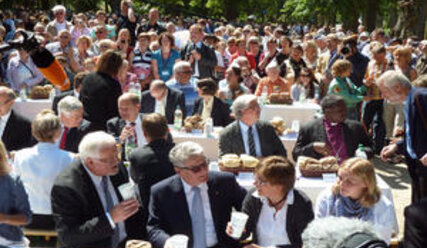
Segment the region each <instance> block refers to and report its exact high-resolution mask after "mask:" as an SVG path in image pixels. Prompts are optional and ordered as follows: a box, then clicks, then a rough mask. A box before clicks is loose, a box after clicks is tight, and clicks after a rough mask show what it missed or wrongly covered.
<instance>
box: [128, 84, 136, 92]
mask: <svg viewBox="0 0 427 248" xmlns="http://www.w3.org/2000/svg"><path fill="white" fill-rule="evenodd" d="M128 92H129V93H136V92H135V83H134V82H130V83H129V88H128Z"/></svg>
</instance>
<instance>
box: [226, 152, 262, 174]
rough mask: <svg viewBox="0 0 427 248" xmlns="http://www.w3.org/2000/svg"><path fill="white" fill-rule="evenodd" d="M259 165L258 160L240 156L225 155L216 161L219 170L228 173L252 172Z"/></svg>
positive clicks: (244, 155) (243, 155)
mask: <svg viewBox="0 0 427 248" xmlns="http://www.w3.org/2000/svg"><path fill="white" fill-rule="evenodd" d="M258 163H259V159H257V158H255V157H253V156H249V155H246V154H241V155H240V157H239V156H238V155H237V154H231V153H230V154H225V155H224V156H222V157H221V159H220V160H219V161H218V165H219V169H220V170H222V171H228V172H232V173H238V172H252V171H254V170H255V168H256V167H257V165H258Z"/></svg>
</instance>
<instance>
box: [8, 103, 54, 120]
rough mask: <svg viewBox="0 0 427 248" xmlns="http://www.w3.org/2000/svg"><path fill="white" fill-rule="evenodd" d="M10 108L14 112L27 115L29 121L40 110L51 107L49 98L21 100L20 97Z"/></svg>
mask: <svg viewBox="0 0 427 248" xmlns="http://www.w3.org/2000/svg"><path fill="white" fill-rule="evenodd" d="M12 108H13V110H14V111H15V112H17V113H19V114H20V115H22V116H24V117H27V118H28V119H29V120H30V121H32V120H33V119H34V117H35V116H36V115H37V114H38V113H39V112H40V111H41V110H43V109H52V101H51V100H49V99H43V100H32V99H27V100H26V101H24V102H23V101H21V99H19V98H17V99H16V100H15V104H14V105H13V107H12Z"/></svg>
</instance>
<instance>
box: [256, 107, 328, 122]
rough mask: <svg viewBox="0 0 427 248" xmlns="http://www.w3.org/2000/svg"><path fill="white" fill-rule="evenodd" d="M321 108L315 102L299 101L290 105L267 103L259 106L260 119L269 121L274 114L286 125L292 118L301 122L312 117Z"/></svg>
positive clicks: (307, 120)
mask: <svg viewBox="0 0 427 248" xmlns="http://www.w3.org/2000/svg"><path fill="white" fill-rule="evenodd" d="M320 110H321V108H320V106H319V105H318V104H315V103H308V102H307V103H299V102H294V103H293V104H292V105H282V104H280V105H272V104H267V105H263V106H261V116H260V119H261V120H265V121H269V120H271V119H273V117H275V116H279V117H281V118H282V119H283V120H284V121H285V122H286V124H287V125H288V127H290V125H291V124H292V122H293V121H294V120H298V121H299V122H300V123H301V124H302V123H306V122H309V121H310V120H313V119H314V116H315V115H316V113H319V112H320Z"/></svg>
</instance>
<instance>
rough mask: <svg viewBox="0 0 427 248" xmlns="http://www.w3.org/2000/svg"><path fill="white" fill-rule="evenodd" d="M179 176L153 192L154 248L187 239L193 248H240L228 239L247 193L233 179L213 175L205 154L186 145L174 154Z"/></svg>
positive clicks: (151, 228) (151, 235)
mask: <svg viewBox="0 0 427 248" xmlns="http://www.w3.org/2000/svg"><path fill="white" fill-rule="evenodd" d="M169 158H170V160H171V162H172V164H173V165H174V168H175V172H176V173H177V175H174V176H172V177H169V178H167V179H165V180H163V181H161V182H159V183H157V184H155V185H154V186H153V187H152V188H151V197H150V203H149V214H150V215H149V219H148V226H147V229H148V238H149V241H150V242H151V244H152V245H153V247H154V248H173V247H172V246H171V242H170V237H171V236H172V235H175V234H184V235H186V236H188V237H189V242H188V247H189V248H206V247H216V248H220V247H221V248H228V247H229V248H231V247H233V248H234V247H239V244H238V242H237V241H236V240H234V239H232V238H230V237H229V236H228V235H227V234H226V233H225V229H226V225H227V222H229V221H230V217H231V211H232V208H233V207H234V208H235V209H236V210H237V211H240V209H241V206H242V201H243V198H244V197H245V195H246V190H245V189H243V188H242V187H240V186H239V185H238V184H237V182H236V179H235V177H234V176H233V175H232V174H230V173H225V172H212V171H209V170H208V163H209V162H208V161H207V160H206V157H205V155H204V152H203V148H202V147H201V146H200V145H199V144H197V143H194V142H182V143H180V144H178V145H177V146H175V147H174V148H173V149H172V150H171V151H170V153H169Z"/></svg>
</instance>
